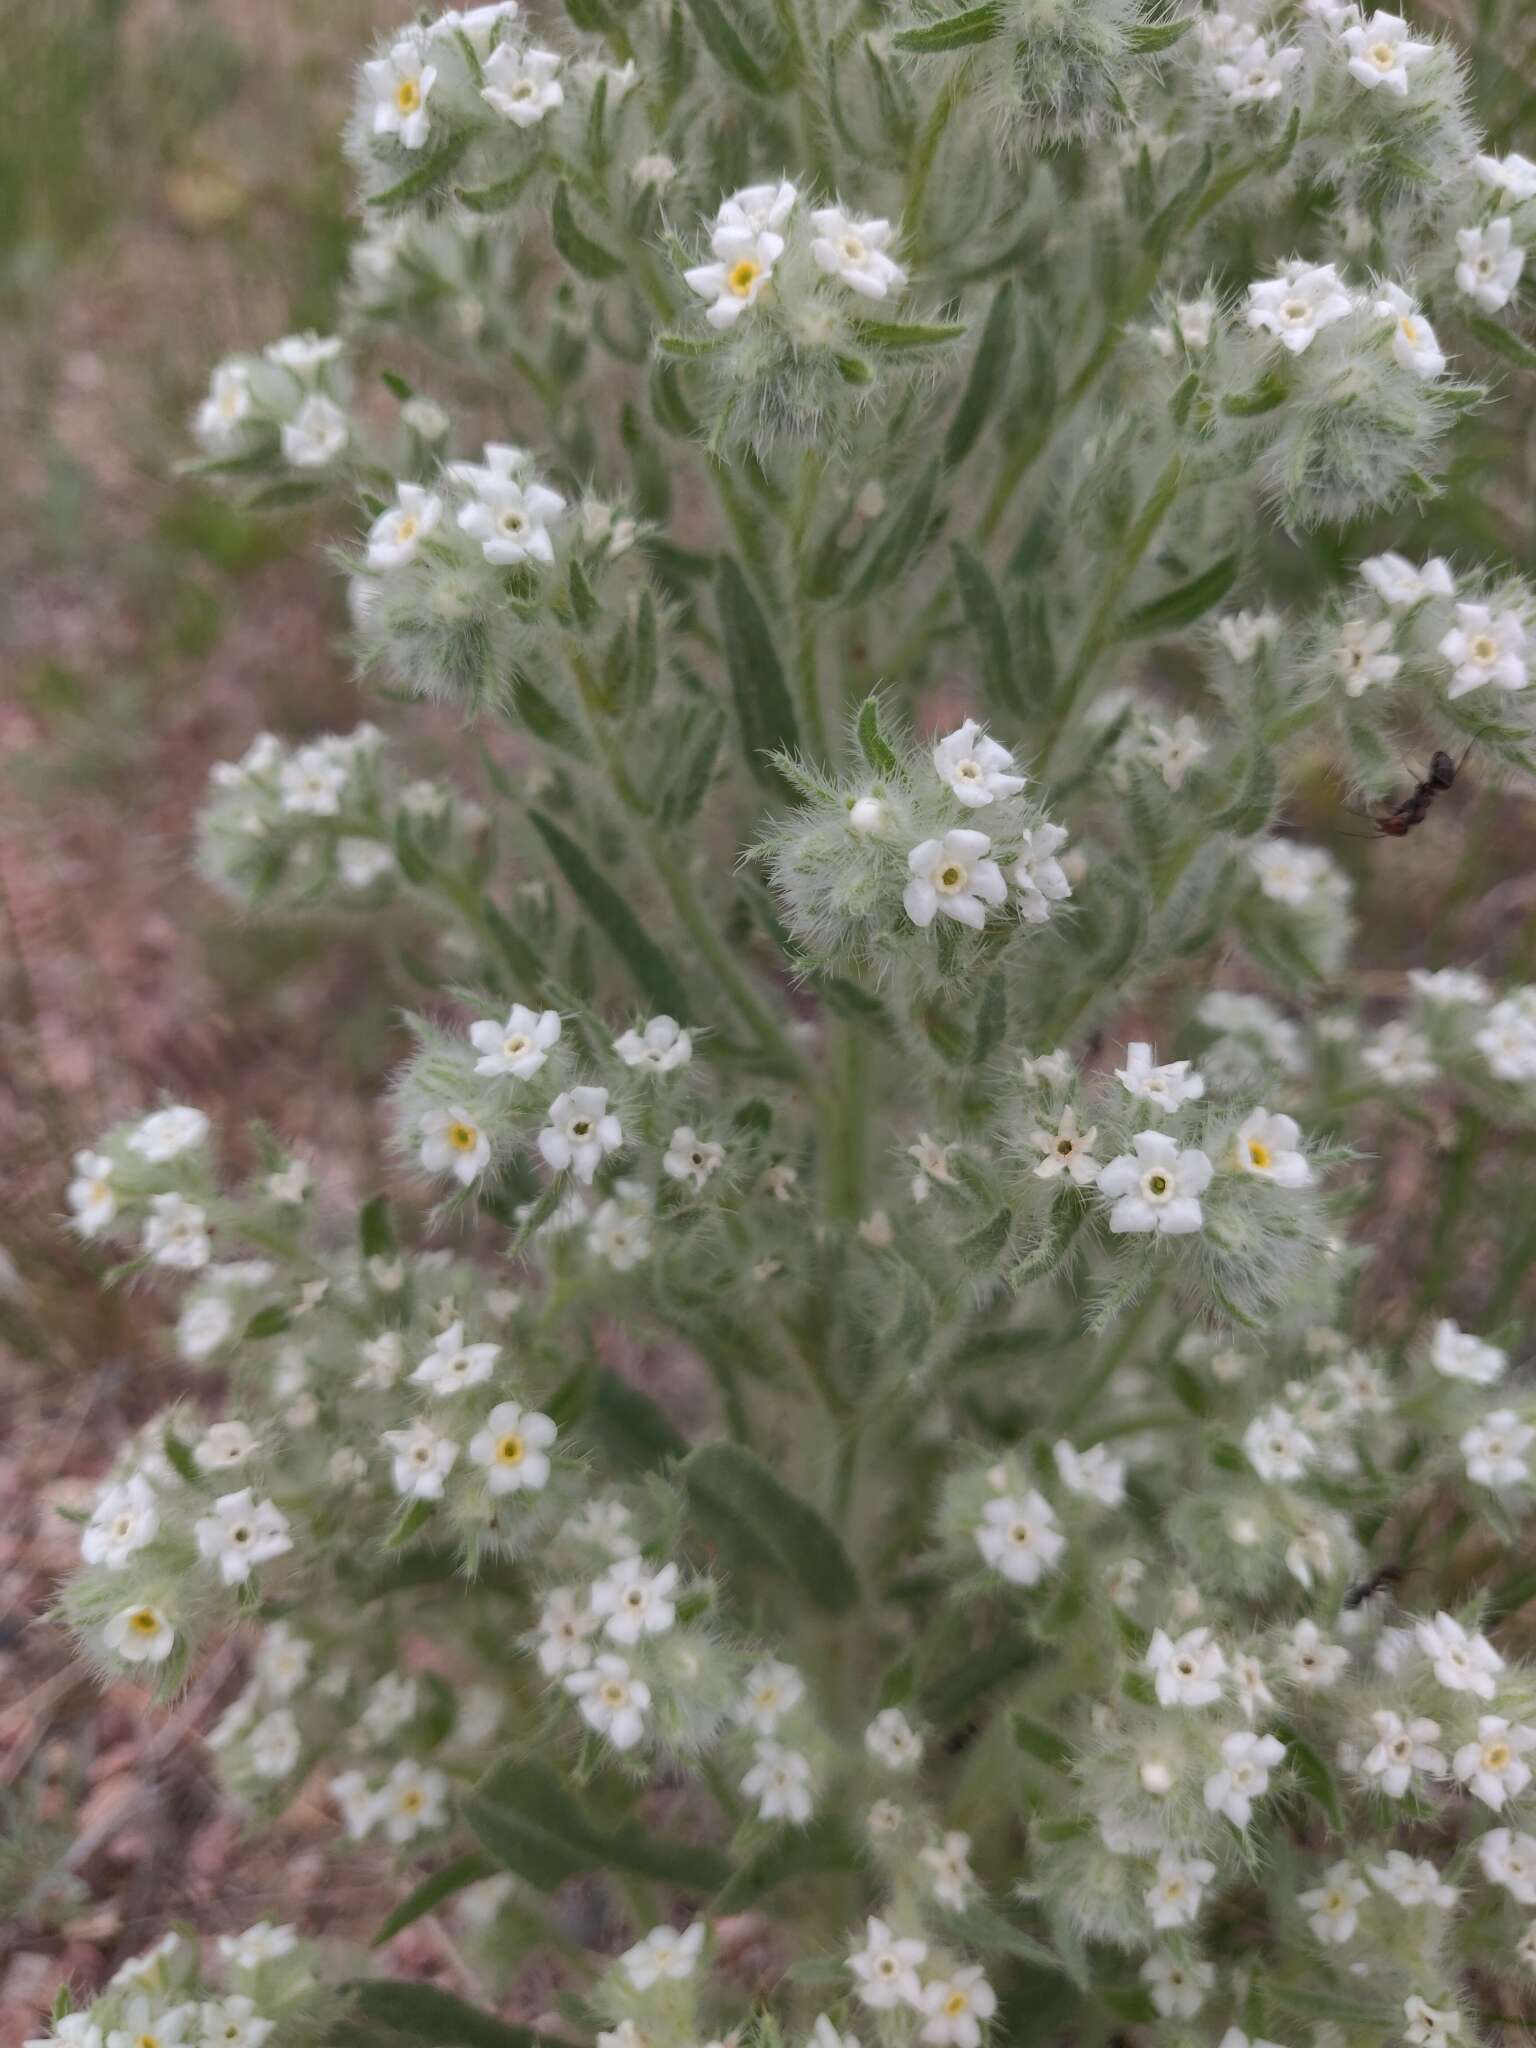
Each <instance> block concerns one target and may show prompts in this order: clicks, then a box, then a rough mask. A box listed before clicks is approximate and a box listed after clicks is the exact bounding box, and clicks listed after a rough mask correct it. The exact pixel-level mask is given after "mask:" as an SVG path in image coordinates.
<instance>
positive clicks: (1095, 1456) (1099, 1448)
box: [1051, 1440, 1125, 1508]
mask: <svg viewBox="0 0 1536 2048" xmlns="http://www.w3.org/2000/svg"><path fill="white" fill-rule="evenodd" d="M1051 1456H1052V1457H1053V1458H1054V1459H1055V1461H1056V1470H1057V1472H1058V1474H1059V1475H1060V1478H1061V1483H1062V1485H1063V1486H1064V1487H1065V1488H1066V1489H1067V1491H1068V1493H1075V1494H1076V1495H1077V1496H1078V1498H1079V1499H1080V1500H1094V1501H1097V1502H1098V1504H1099V1506H1100V1507H1101V1508H1117V1507H1119V1505H1120V1503H1121V1502H1122V1501H1123V1500H1124V1499H1125V1461H1124V1459H1123V1458H1116V1457H1112V1456H1111V1455H1110V1453H1109V1452H1108V1451H1107V1450H1106V1449H1105V1448H1104V1446H1103V1444H1090V1445H1089V1447H1088V1449H1087V1450H1086V1451H1079V1450H1076V1449H1075V1448H1074V1447H1073V1446H1072V1445H1071V1444H1069V1443H1067V1442H1066V1441H1065V1440H1063V1441H1062V1442H1060V1443H1058V1444H1055V1445H1053V1447H1052V1450H1051Z"/></svg>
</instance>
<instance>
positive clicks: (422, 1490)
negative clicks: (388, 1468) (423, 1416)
mask: <svg viewBox="0 0 1536 2048" xmlns="http://www.w3.org/2000/svg"><path fill="white" fill-rule="evenodd" d="M384 1442H385V1443H386V1444H387V1445H388V1446H389V1448H390V1450H391V1451H392V1452H393V1453H394V1474H393V1476H394V1485H395V1491H396V1493H399V1494H403V1495H404V1496H405V1497H406V1498H407V1499H408V1500H441V1499H442V1497H443V1481H444V1480H445V1479H446V1478H447V1477H448V1474H449V1473H450V1472H451V1471H452V1470H453V1467H454V1461H455V1459H456V1458H457V1457H458V1455H459V1447H458V1445H457V1444H456V1443H455V1442H454V1440H453V1438H452V1437H448V1436H444V1435H443V1434H442V1433H441V1432H440V1431H439V1430H435V1429H434V1428H433V1427H432V1425H431V1423H430V1422H425V1421H417V1422H413V1423H412V1424H411V1426H410V1428H409V1429H386V1430H385V1432H384Z"/></svg>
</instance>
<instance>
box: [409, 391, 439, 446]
mask: <svg viewBox="0 0 1536 2048" xmlns="http://www.w3.org/2000/svg"><path fill="white" fill-rule="evenodd" d="M400 423H401V425H402V426H405V427H408V428H409V429H410V431H411V432H412V433H413V434H420V436H421V438H422V440H423V441H440V440H441V439H442V438H443V436H444V434H446V433H447V431H448V428H449V426H450V425H451V422H450V420H449V418H448V415H447V413H446V412H444V410H443V408H442V407H441V406H440V405H439V404H438V402H437V400H436V399H435V398H408V399H407V400H406V401H405V403H404V405H402V406H401V408H400Z"/></svg>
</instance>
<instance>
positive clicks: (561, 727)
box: [507, 564, 592, 761]
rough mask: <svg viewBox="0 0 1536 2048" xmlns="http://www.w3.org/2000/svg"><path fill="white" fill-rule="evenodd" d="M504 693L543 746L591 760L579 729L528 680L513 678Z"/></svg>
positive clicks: (522, 677) (590, 753)
mask: <svg viewBox="0 0 1536 2048" xmlns="http://www.w3.org/2000/svg"><path fill="white" fill-rule="evenodd" d="M572 566H573V567H574V566H575V565H574V564H572ZM507 690H508V694H509V695H510V697H511V699H512V708H513V709H514V710H515V711H516V713H517V715H518V717H519V718H520V719H521V720H522V721H523V723H524V725H526V726H527V728H528V730H529V731H530V732H531V733H532V734H533V736H534V738H535V739H536V740H542V741H543V742H544V744H545V746H546V747H558V748H559V749H560V751H561V753H563V754H573V755H574V756H575V757H576V759H577V760H578V761H590V760H591V758H592V749H591V747H590V746H589V745H588V744H587V736H586V734H585V733H584V732H583V731H582V729H581V727H580V726H579V725H578V724H577V723H576V721H575V719H574V718H572V717H571V716H570V714H569V713H568V712H566V711H563V710H562V709H561V708H560V706H559V705H558V704H557V703H556V702H555V701H554V699H553V698H552V697H549V696H546V694H545V693H544V691H543V690H541V689H540V688H539V686H538V684H537V683H535V682H534V681H533V680H532V679H531V677H528V676H525V675H521V674H514V675H512V676H511V677H510V678H509V680H508V683H507Z"/></svg>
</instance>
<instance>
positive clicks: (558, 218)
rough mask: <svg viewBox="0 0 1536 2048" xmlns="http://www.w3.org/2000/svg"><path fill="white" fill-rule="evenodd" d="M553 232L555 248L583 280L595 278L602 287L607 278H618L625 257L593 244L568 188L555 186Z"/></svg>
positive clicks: (595, 243)
mask: <svg viewBox="0 0 1536 2048" xmlns="http://www.w3.org/2000/svg"><path fill="white" fill-rule="evenodd" d="M550 232H551V234H552V235H553V236H554V243H555V247H556V248H557V249H558V250H559V252H560V254H561V255H562V256H563V257H564V258H565V260H566V262H567V263H568V264H569V265H570V266H571V268H572V270H574V271H576V272H577V273H578V274H579V275H580V276H582V277H589V278H591V279H592V280H593V282H594V283H596V284H601V283H602V282H603V281H604V279H606V278H610V277H617V276H618V274H619V272H620V271H621V270H622V269H623V268H624V259H623V257H622V256H615V255H614V253H613V251H612V250H611V249H605V248H604V247H603V245H602V243H601V242H595V241H593V239H592V237H591V236H590V235H589V234H588V233H587V231H586V230H585V228H583V227H581V226H579V225H578V223H577V220H576V215H575V214H574V212H573V211H572V210H571V195H570V190H569V188H568V187H567V186H565V185H557V186H556V187H555V202H554V206H553V208H552V209H551V213H550Z"/></svg>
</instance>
